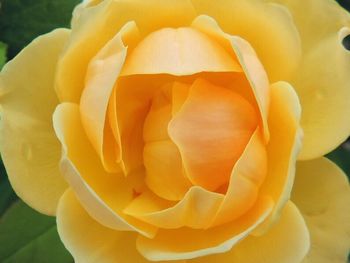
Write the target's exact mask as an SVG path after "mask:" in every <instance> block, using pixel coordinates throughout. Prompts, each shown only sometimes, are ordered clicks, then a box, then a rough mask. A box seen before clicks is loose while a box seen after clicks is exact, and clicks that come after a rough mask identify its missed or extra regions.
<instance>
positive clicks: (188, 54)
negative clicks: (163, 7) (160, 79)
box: [122, 27, 241, 76]
mask: <svg viewBox="0 0 350 263" xmlns="http://www.w3.org/2000/svg"><path fill="white" fill-rule="evenodd" d="M240 71H241V67H240V66H239V64H238V62H237V61H236V60H235V59H234V57H233V56H232V55H230V54H229V53H227V51H226V50H225V49H224V48H223V47H221V46H220V45H219V43H217V42H216V41H214V40H213V39H211V38H209V37H208V36H207V35H205V34H203V33H201V32H200V31H197V30H195V29H193V28H190V27H183V28H177V29H174V28H168V27H166V28H164V29H161V30H159V31H156V32H153V33H151V34H150V35H148V36H147V37H146V38H145V39H143V40H142V41H141V42H140V43H139V44H138V45H137V46H136V47H135V49H134V50H133V51H132V53H131V54H130V56H129V57H128V59H127V60H126V61H125V67H124V68H123V71H122V75H123V76H128V75H136V74H172V75H176V76H183V75H192V74H195V73H198V72H240Z"/></svg>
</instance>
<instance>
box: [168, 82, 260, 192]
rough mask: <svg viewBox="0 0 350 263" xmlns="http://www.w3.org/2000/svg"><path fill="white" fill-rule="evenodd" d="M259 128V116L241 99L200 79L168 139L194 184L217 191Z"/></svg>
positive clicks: (174, 120)
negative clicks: (176, 150)
mask: <svg viewBox="0 0 350 263" xmlns="http://www.w3.org/2000/svg"><path fill="white" fill-rule="evenodd" d="M256 126H257V117H256V113H255V111H254V109H253V107H252V106H251V105H250V104H249V103H248V102H247V101H246V100H244V99H243V98H242V97H241V96H239V95H237V94H235V93H234V92H232V91H231V90H229V89H225V88H221V87H218V86H214V85H212V84H211V83H209V82H207V81H205V80H203V79H197V80H196V81H195V82H194V84H193V86H192V87H191V90H190V92H189V95H188V98H187V100H186V101H185V103H184V104H183V106H182V108H181V109H180V111H179V112H178V113H177V114H176V115H175V116H174V118H173V119H172V120H171V122H170V123H169V135H170V137H171V139H172V140H173V141H174V143H175V144H176V145H177V146H178V148H179V151H180V152H181V156H182V159H183V163H184V169H185V171H186V174H187V176H188V178H189V179H190V180H191V182H192V183H193V184H195V185H200V186H202V187H204V188H206V189H208V190H216V189H217V188H218V187H220V186H221V185H223V184H225V183H227V181H228V180H229V177H230V173H231V170H232V168H233V165H234V164H235V162H236V160H237V159H238V158H239V156H240V155H241V154H242V152H243V150H244V148H245V146H246V144H247V143H248V141H249V139H250V136H251V135H252V134H253V132H254V130H255V128H256Z"/></svg>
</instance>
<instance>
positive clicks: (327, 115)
mask: <svg viewBox="0 0 350 263" xmlns="http://www.w3.org/2000/svg"><path fill="white" fill-rule="evenodd" d="M317 27H319V25H318V26H317ZM348 34H350V28H347V29H346V28H343V29H341V30H340V31H339V32H333V34H331V35H329V36H328V37H327V38H325V39H323V40H322V41H320V42H319V43H318V44H317V45H315V46H314V47H313V48H312V50H310V51H309V52H308V53H307V55H305V57H304V60H303V63H302V65H301V67H300V73H299V74H297V76H296V78H295V79H294V81H293V86H294V87H295V89H296V91H297V93H298V95H299V98H300V102H301V105H302V109H303V113H302V118H301V125H302V127H303V130H304V133H305V140H304V144H303V150H302V151H301V153H300V156H299V159H312V158H315V157H319V156H322V155H324V154H326V153H328V152H330V151H331V150H333V149H334V148H336V147H337V146H338V145H339V144H340V143H341V142H343V141H344V140H345V139H346V138H347V137H348V136H349V134H350V122H349V118H348V116H349V115H350V104H349V101H350V90H349V87H350V78H349V72H350V51H348V50H346V49H345V48H344V46H343V44H342V41H343V38H344V37H345V36H346V35H348Z"/></svg>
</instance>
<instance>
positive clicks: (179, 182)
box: [143, 82, 191, 200]
mask: <svg viewBox="0 0 350 263" xmlns="http://www.w3.org/2000/svg"><path fill="white" fill-rule="evenodd" d="M180 87H181V88H182V89H188V88H189V85H186V84H180V83H176V82H175V83H170V84H167V85H165V86H164V87H163V88H162V89H160V90H159V92H158V93H156V94H155V96H154V97H153V100H152V106H151V109H150V110H149V112H148V115H147V118H146V120H145V123H144V126H143V138H144V141H145V147H144V150H143V161H144V166H145V168H146V183H147V185H148V187H149V188H150V189H151V190H152V191H153V192H154V193H156V194H157V195H159V196H160V197H162V198H165V199H168V200H180V199H181V198H182V197H183V196H184V195H185V193H186V192H187V191H188V189H189V188H190V187H191V183H190V181H189V180H188V178H187V177H186V176H185V175H184V171H183V167H182V159H181V155H180V152H179V150H178V149H177V147H176V145H175V144H174V143H173V142H172V141H171V140H170V137H169V135H168V124H169V121H170V120H171V117H172V111H173V108H174V105H172V104H171V101H174V99H172V98H171V95H172V96H173V97H174V96H176V97H177V96H178V95H177V94H178V93H179V92H177V90H178V89H179V88H180ZM175 89H176V90H175ZM171 93H172V94H171ZM176 100H179V98H176Z"/></svg>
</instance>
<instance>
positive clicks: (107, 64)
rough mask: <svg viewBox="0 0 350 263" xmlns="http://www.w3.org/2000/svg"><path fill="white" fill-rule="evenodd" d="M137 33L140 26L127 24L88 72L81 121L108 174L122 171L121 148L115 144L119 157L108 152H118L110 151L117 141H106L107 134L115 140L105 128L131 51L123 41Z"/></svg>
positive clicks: (89, 67) (101, 51)
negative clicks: (123, 67)
mask: <svg viewBox="0 0 350 263" xmlns="http://www.w3.org/2000/svg"><path fill="white" fill-rule="evenodd" d="M135 31H137V28H136V25H135V24H134V23H131V22H130V23H127V24H126V25H125V26H124V27H123V28H122V29H121V31H120V32H119V33H118V34H117V35H116V36H115V37H114V38H112V39H111V40H110V41H109V42H108V43H107V44H106V45H105V46H104V47H103V48H102V49H101V50H100V51H99V53H98V54H97V55H96V56H95V57H94V58H93V59H92V60H91V62H90V63H89V66H88V69H87V75H86V86H85V89H84V90H83V93H82V96H81V100H80V113H81V119H82V122H83V125H84V128H85V131H86V134H87V136H88V137H89V139H90V142H91V143H92V145H93V146H94V148H95V150H96V151H97V153H98V154H99V156H100V158H101V161H102V163H103V166H104V167H105V169H106V170H107V171H108V172H119V171H120V166H119V165H118V161H119V162H120V160H121V149H119V148H120V147H121V146H120V145H114V147H115V148H117V150H116V156H112V157H111V156H108V153H109V154H112V155H113V153H114V152H108V150H109V149H110V148H112V147H111V144H112V145H113V144H114V143H113V142H114V141H113V140H112V139H110V140H109V144H107V142H106V141H105V136H106V134H105V133H108V132H109V134H110V136H109V137H112V136H111V134H112V131H111V130H110V129H111V128H110V127H105V126H108V122H107V120H106V115H107V107H108V103H109V101H110V97H111V94H112V91H113V88H114V86H115V84H116V81H117V78H118V76H119V73H120V71H121V68H122V66H123V64H124V60H125V57H126V52H127V51H126V50H127V48H126V47H125V46H124V43H123V40H122V38H123V37H124V38H125V37H128V36H129V35H131V34H135ZM106 122H107V123H106ZM106 124H107V125H106ZM108 129H109V131H108Z"/></svg>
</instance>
